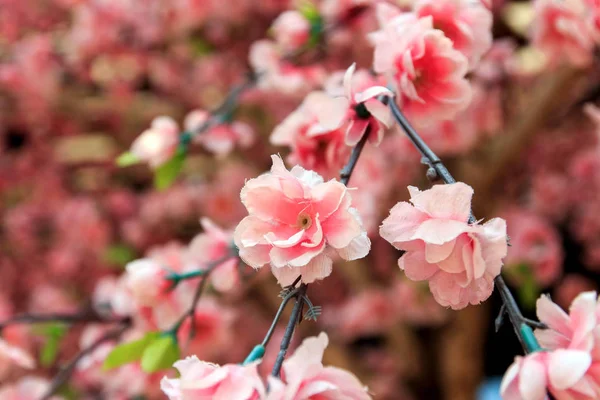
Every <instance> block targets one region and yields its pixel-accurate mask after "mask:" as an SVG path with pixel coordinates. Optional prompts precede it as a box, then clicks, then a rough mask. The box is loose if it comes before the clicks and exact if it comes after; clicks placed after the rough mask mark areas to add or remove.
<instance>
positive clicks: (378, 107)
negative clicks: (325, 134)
mask: <svg viewBox="0 0 600 400" xmlns="http://www.w3.org/2000/svg"><path fill="white" fill-rule="evenodd" d="M355 70H356V64H352V65H351V66H350V68H348V70H347V71H346V73H345V74H344V80H343V85H344V91H345V93H344V96H342V97H330V96H327V95H325V94H322V95H316V94H315V95H314V96H319V97H318V98H316V99H315V100H316V101H317V102H318V103H320V104H316V105H315V108H314V109H315V110H316V111H317V117H318V118H319V123H320V124H321V125H322V126H323V127H324V128H325V129H327V130H330V131H332V130H335V129H339V128H341V127H343V126H346V144H347V145H348V146H354V145H356V144H357V143H358V142H359V141H360V139H361V138H362V137H363V135H364V134H365V132H366V131H367V130H369V131H370V133H371V134H370V136H369V140H370V141H371V142H372V143H374V144H375V145H378V144H379V143H381V140H382V139H383V133H384V130H385V128H389V127H391V126H392V123H393V120H392V115H391V112H390V109H389V108H388V107H387V106H386V105H385V104H383V103H381V102H380V101H379V100H378V99H377V97H379V96H387V97H391V96H392V92H391V91H390V90H389V89H387V88H385V87H383V86H370V87H366V88H364V90H362V91H361V92H358V93H357V92H356V91H355V90H354V88H353V84H352V76H353V75H354V71H355ZM316 93H319V94H321V92H316ZM363 107H364V110H362V111H361V108H363Z"/></svg>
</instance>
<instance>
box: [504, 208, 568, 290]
mask: <svg viewBox="0 0 600 400" xmlns="http://www.w3.org/2000/svg"><path fill="white" fill-rule="evenodd" d="M505 217H506V221H507V223H508V235H509V237H510V244H511V248H510V252H509V253H508V255H507V257H506V259H505V260H504V264H505V266H506V267H505V269H506V272H507V277H509V278H511V279H512V280H513V282H520V281H522V277H520V276H519V275H518V271H517V270H516V269H515V268H517V267H518V266H519V265H526V266H527V268H528V269H529V271H530V272H531V273H532V274H533V278H534V279H535V281H536V282H537V283H539V284H540V285H542V286H544V287H546V286H549V285H551V284H552V283H553V282H555V281H556V280H557V279H558V278H559V276H560V275H561V273H562V263H563V257H564V256H563V251H562V243H561V240H560V236H559V234H558V232H557V231H556V229H555V228H554V227H553V226H552V225H551V224H549V223H548V222H547V221H546V220H544V219H543V218H540V217H539V216H537V215H535V214H533V213H531V212H527V211H525V210H516V209H515V210H511V211H509V212H507V213H506V214H505ZM513 271H514V274H511V272H513Z"/></svg>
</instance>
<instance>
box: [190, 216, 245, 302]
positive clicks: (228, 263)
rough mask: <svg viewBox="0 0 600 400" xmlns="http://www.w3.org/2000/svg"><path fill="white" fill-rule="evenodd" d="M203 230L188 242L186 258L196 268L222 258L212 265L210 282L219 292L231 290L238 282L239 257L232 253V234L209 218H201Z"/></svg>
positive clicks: (203, 266)
mask: <svg viewBox="0 0 600 400" xmlns="http://www.w3.org/2000/svg"><path fill="white" fill-rule="evenodd" d="M200 222H201V224H202V228H203V229H204V232H202V233H200V234H198V235H196V237H194V239H192V241H191V242H190V245H189V247H188V250H187V255H186V258H187V260H189V262H190V263H192V264H193V265H194V267H195V268H197V269H205V268H207V267H208V264H211V263H214V262H216V261H218V260H223V261H222V262H221V263H220V264H219V265H217V266H215V267H213V271H212V272H211V274H210V282H211V283H212V285H213V286H214V287H215V289H217V290H218V291H220V292H226V291H229V290H232V289H233V288H235V287H236V286H237V285H238V284H239V283H240V276H239V272H238V262H239V259H238V258H237V257H235V256H234V255H233V253H232V250H231V247H232V246H233V234H232V233H229V232H225V231H224V230H222V229H221V228H219V227H218V226H216V225H215V224H214V223H213V222H212V221H211V220H210V219H208V218H202V219H201V221H200Z"/></svg>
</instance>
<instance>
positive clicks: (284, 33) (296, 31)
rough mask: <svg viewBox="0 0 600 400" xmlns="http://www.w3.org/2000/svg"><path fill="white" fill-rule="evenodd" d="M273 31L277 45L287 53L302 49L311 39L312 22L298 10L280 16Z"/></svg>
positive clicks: (273, 26)
mask: <svg viewBox="0 0 600 400" xmlns="http://www.w3.org/2000/svg"><path fill="white" fill-rule="evenodd" d="M271 31H272V32H273V36H274V37H275V41H277V44H278V45H279V46H280V47H281V48H282V49H283V50H284V51H286V52H291V51H293V50H297V49H299V48H300V47H302V46H303V45H304V44H306V42H307V41H308V39H309V37H310V22H309V21H308V20H307V19H306V18H305V17H304V16H303V15H302V13H300V12H298V11H296V10H288V11H284V12H283V13H281V14H279V16H278V17H277V19H275V21H273V25H272V26H271Z"/></svg>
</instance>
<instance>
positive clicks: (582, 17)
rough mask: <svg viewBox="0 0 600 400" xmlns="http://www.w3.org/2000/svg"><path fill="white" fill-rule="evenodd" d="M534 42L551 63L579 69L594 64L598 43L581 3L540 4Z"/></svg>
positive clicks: (545, 0) (552, 0)
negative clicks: (593, 36) (568, 64)
mask: <svg viewBox="0 0 600 400" xmlns="http://www.w3.org/2000/svg"><path fill="white" fill-rule="evenodd" d="M534 10H535V18H534V21H533V23H532V31H531V40H532V42H533V44H534V45H535V46H536V47H538V48H539V49H541V50H542V51H543V52H544V53H545V54H546V56H547V57H548V58H549V61H550V62H552V63H557V62H560V61H563V60H565V58H566V60H567V61H568V62H570V63H572V64H574V65H576V66H586V65H588V64H589V63H590V62H591V61H592V51H593V47H594V41H593V38H592V32H591V31H590V27H589V25H588V24H587V23H586V17H587V16H588V15H589V13H588V11H587V7H586V5H585V4H584V3H583V2H582V1H581V0H536V1H535V4H534Z"/></svg>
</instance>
